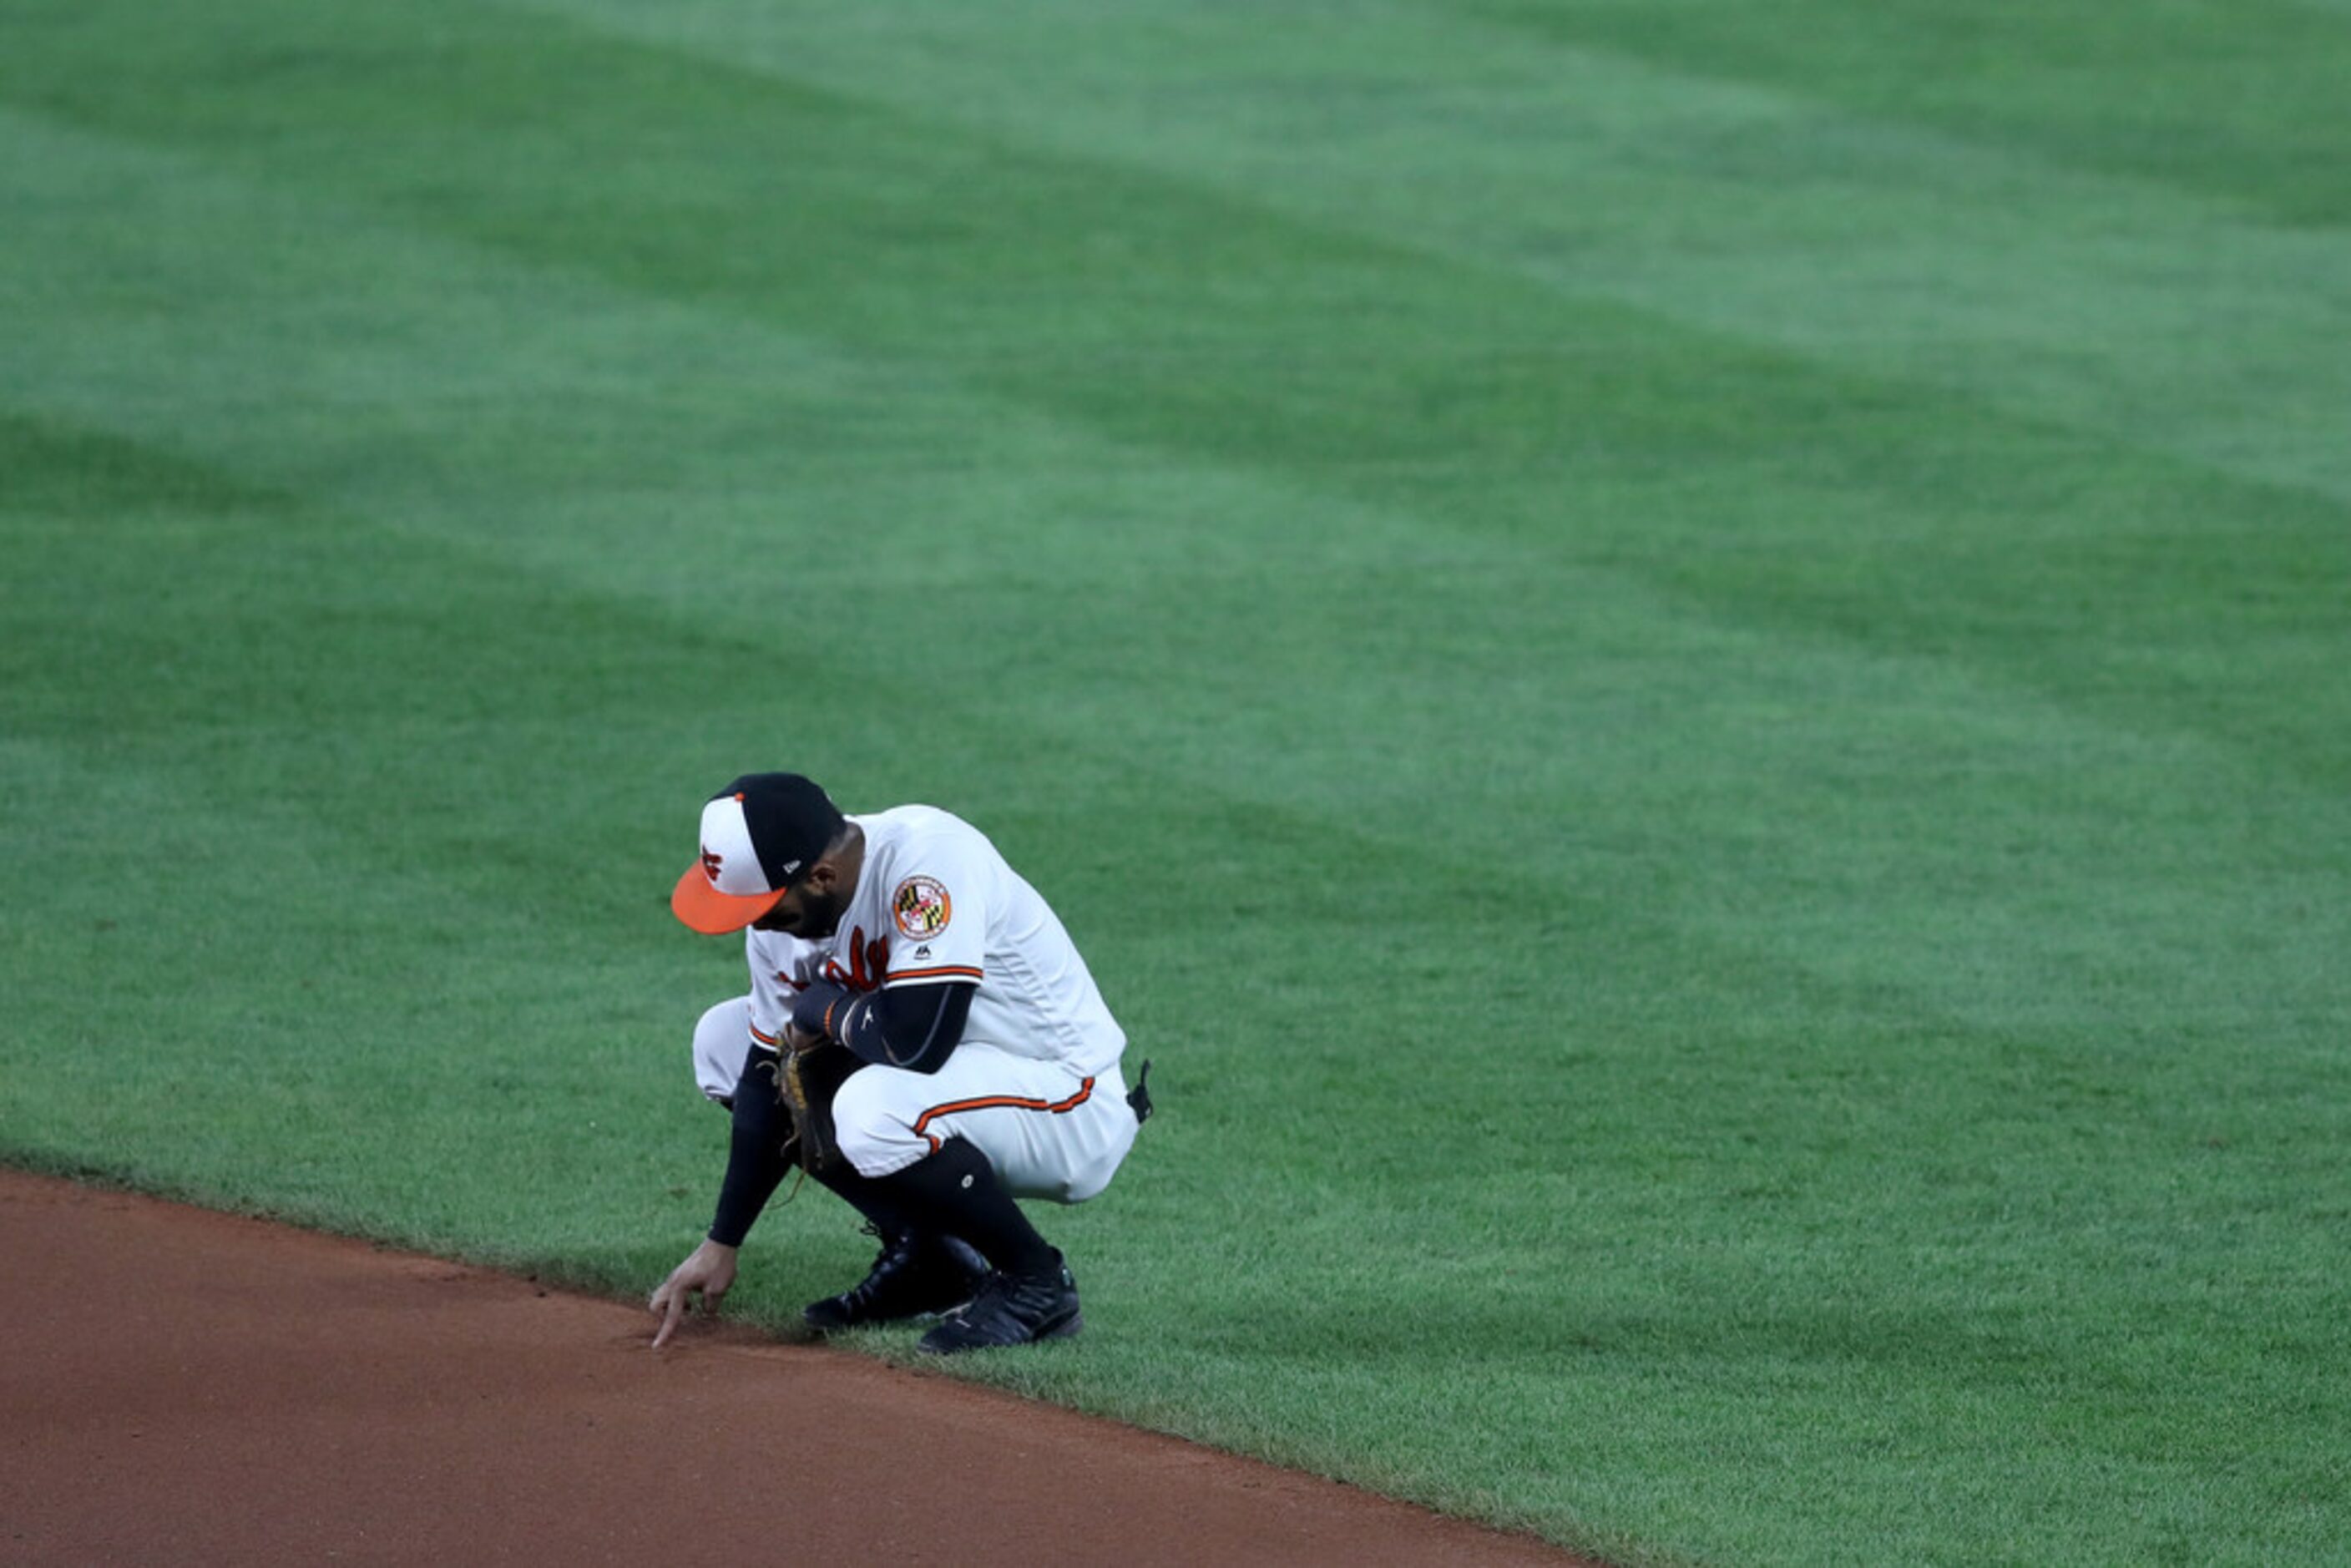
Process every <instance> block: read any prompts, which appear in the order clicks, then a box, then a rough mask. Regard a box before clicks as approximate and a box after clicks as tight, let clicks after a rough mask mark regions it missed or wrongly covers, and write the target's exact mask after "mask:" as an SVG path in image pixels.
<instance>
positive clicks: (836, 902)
mask: <svg viewBox="0 0 2351 1568" xmlns="http://www.w3.org/2000/svg"><path fill="white" fill-rule="evenodd" d="M799 904H800V917H799V919H798V920H796V921H794V922H792V935H793V936H800V937H805V938H807V939H808V940H809V941H810V942H821V941H823V940H824V939H825V938H826V937H828V936H831V935H832V934H833V933H834V932H836V931H838V930H840V929H841V916H842V915H846V914H847V913H848V912H849V895H848V894H845V893H819V892H817V891H816V890H815V889H814V888H810V889H809V890H807V891H806V892H804V893H802V894H800V898H799Z"/></svg>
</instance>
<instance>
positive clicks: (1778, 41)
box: [1468, 0, 2351, 227]
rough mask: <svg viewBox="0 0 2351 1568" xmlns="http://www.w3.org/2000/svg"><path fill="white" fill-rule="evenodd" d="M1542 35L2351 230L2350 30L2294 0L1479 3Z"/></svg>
mask: <svg viewBox="0 0 2351 1568" xmlns="http://www.w3.org/2000/svg"><path fill="white" fill-rule="evenodd" d="M1468 9H1469V10H1470V11H1471V12H1472V13H1473V14H1476V15H1482V16H1489V17H1494V18H1498V19H1501V20H1505V21H1508V22H1509V23H1510V24H1511V25H1512V26H1517V27H1520V28H1522V29H1524V30H1525V31H1526V32H1527V33H1528V34H1529V35H1530V36H1532V37H1540V38H1543V39H1547V40H1552V41H1557V42H1566V43H1571V44H1573V45H1576V46H1578V47H1602V48H1607V49H1611V50H1614V51H1618V52H1621V53H1624V54H1627V55H1631V56H1634V57H1637V58H1643V59H1648V60H1655V61H1658V62H1661V63H1664V64H1666V65H1667V66H1669V67H1671V68H1675V69H1677V70H1686V71H1692V72H1697V73H1700V74H1706V75H1713V76H1720V77H1726V78H1733V79H1737V80H1742V81H1754V82H1759V83H1762V84H1766V85H1769V86H1772V87H1775V88H1779V89H1784V90H1789V91H1794V92H1799V93H1802V94H1803V95H1804V96H1806V97H1809V98H1813V99H1820V100H1822V101H1824V102H1831V103H1837V104H1842V105H1844V106H1846V107H1848V108H1850V109H1852V110H1855V111H1856V112H1859V113H1863V114H1866V115H1869V116H1871V117H1872V118H1875V119H1878V120H1896V121H1911V122H1916V123H1920V124H1925V125H1928V126H1932V127H1934V128H1936V129H1937V130H1938V131H1945V132H1948V133H1949V134H1951V135H1955V136H1959V137H1961V138H1963V139H1967V140H1972V141H1987V142H1991V143H1993V144H1996V145H1997V144H2009V145H2015V146H2020V147H2022V148H2025V149H2027V150H2029V151H2031V152H2032V153H2034V154H2035V155H2037V156H2041V157H2045V158H2048V159H2050V160H2051V161H2053V162H2060V163H2070V164H2074V165H2077V166H2082V167H2088V168H2102V169H2108V170H2113V171H2115V172H2120V173H2125V174H2129V175H2131V176H2134V177H2137V178H2140V179H2146V180H2152V181H2158V182H2162V183H2169V184H2174V185H2178V186H2179V187H2182V188H2184V189H2188V190H2191V191H2194V192H2196V193H2199V194H2200V195H2203V196H2206V197H2208V198H2210V199H2213V200H2216V201H2220V202H2226V203H2231V204H2244V205H2248V206H2251V207H2253V208H2255V209H2256V210H2258V211H2260V212H2262V213H2263V214H2266V215H2268V216H2269V217H2271V218H2273V219H2275V220H2278V221H2282V222H2285V223H2292V224H2302V225H2311V226H2314V227H2318V226H2325V225H2338V224H2341V223H2342V222H2344V221H2345V220H2346V219H2351V187H2346V184H2345V183H2344V180H2343V178H2342V171H2343V156H2344V152H2345V150H2346V148H2351V100H2346V95H2345V94H2344V92H2343V90H2342V84H2343V82H2344V81H2345V80H2346V78H2351V19H2346V18H2345V17H2344V16H2339V15H2330V14H2328V13H2327V12H2325V11H2323V10H2320V9H2316V8H2314V7H2312V6H2310V5H2298V4H2294V3H2291V0H2254V3H2252V4H2239V3H2237V0H2229V3H2227V4H2222V3H2221V0H2182V3H2180V4H2175V5H2164V6H2160V7H2144V6H2127V5H2102V4H2097V3H2095V0H2070V3H2064V4H2054V5H2034V6H1996V7H1995V6H1949V5H1937V4H1935V3H1934V0H1897V3H1895V4H1878V3H1875V0H1813V3H1812V4H1809V5H1806V6H1805V7H1804V8H1803V13H1802V16H1801V17H1799V16H1792V15H1789V14H1785V13H1782V14H1778V15H1773V16H1764V15H1762V14H1761V13H1757V12H1752V11H1749V10H1746V9H1744V8H1742V7H1738V6H1719V5H1671V6H1657V5H1641V4H1625V3H1621V0H1619V3H1603V4H1598V5H1584V4H1578V5H1554V4H1544V3H1542V0H1473V3H1472V4H1471V5H1469V7H1468Z"/></svg>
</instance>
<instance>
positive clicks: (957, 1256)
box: [800, 1225, 988, 1333]
mask: <svg viewBox="0 0 2351 1568" xmlns="http://www.w3.org/2000/svg"><path fill="white" fill-rule="evenodd" d="M866 1228H867V1229H868V1230H869V1231H872V1233H873V1234H874V1235H877V1236H880V1235H881V1234H882V1233H881V1232H880V1231H878V1230H874V1228H873V1227H872V1226H870V1225H869V1226H867V1227H866ZM987 1277H988V1273H987V1260H986V1259H984V1258H982V1257H981V1256H980V1255H979V1254H978V1253H977V1252H975V1251H973V1250H972V1249H971V1248H969V1247H968V1246H967V1245H966V1244H964V1243H963V1242H961V1241H958V1240H957V1239H955V1238H954V1237H952V1236H940V1235H935V1234H933V1235H925V1234H923V1233H922V1232H920V1231H908V1232H907V1233H906V1234H904V1235H903V1236H895V1237H891V1236H883V1238H882V1255H881V1256H880V1257H879V1258H876V1259H875V1260H873V1270H872V1272H871V1273H869V1274H867V1275H866V1276H865V1278H864V1279H862V1280H861V1281H858V1282H857V1283H856V1284H854V1285H852V1286H851V1287H850V1288H849V1289H848V1290H846V1291H842V1292H841V1294H840V1295H838V1296H827V1297H826V1298H825V1299H824V1300H823V1301H810V1303H809V1304H808V1305H807V1306H805V1307H802V1308H801V1309H800V1316H801V1317H802V1318H803V1319H805V1320H806V1321H807V1322H808V1325H809V1327H810V1328H812V1329H815V1330H816V1331H817V1332H818V1333H835V1332H837V1331H839V1330H841V1329H853V1328H862V1327H863V1326H864V1325H866V1324H867V1323H889V1322H898V1321H899V1320H901V1319H903V1318H919V1317H922V1316H925V1314H927V1313H932V1312H946V1311H947V1310H948V1309H950V1308H953V1307H959V1306H961V1305H963V1304H964V1303H965V1302H966V1301H970V1300H971V1299H972V1297H973V1295H974V1293H975V1292H977V1291H978V1290H979V1288H980V1286H981V1284H982V1283H983V1282H984V1281H986V1280H987Z"/></svg>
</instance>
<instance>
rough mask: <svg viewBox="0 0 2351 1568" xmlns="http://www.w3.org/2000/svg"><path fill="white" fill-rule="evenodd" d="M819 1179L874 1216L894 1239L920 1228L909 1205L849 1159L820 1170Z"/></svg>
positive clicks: (876, 1224) (876, 1225) (877, 1225)
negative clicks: (860, 1171) (908, 1212)
mask: <svg viewBox="0 0 2351 1568" xmlns="http://www.w3.org/2000/svg"><path fill="white" fill-rule="evenodd" d="M816 1179H817V1180H818V1181H820V1182H821V1183H822V1184H824V1186H825V1187H826V1188H827V1189H829V1190H830V1191H831V1192H832V1193H833V1194H835V1195H836V1196H838V1197H840V1198H841V1201H842V1202H844V1203H846V1204H848V1205H849V1207H852V1208H853V1209H855V1210H857V1212H858V1213H860V1214H862V1215H863V1216H864V1217H865V1218H868V1219H870V1220H872V1222H873V1228H874V1229H876V1230H879V1231H880V1232H881V1233H882V1234H883V1236H884V1237H887V1238H889V1239H892V1240H895V1239H898V1238H900V1237H902V1236H904V1235H905V1234H906V1233H907V1232H908V1231H910V1230H913V1229H915V1228H916V1227H915V1226H914V1224H913V1222H912V1221H910V1220H909V1219H908V1218H907V1217H906V1211H905V1208H904V1207H903V1206H902V1205H900V1204H898V1203H896V1202H894V1201H893V1200H892V1198H891V1197H890V1196H889V1195H888V1194H887V1193H885V1192H883V1190H882V1184H881V1183H880V1182H877V1181H875V1180H874V1179H873V1178H872V1176H861V1175H860V1174H858V1170H857V1167H856V1166H852V1165H851V1164H850V1163H849V1162H848V1161H847V1160H835V1161H833V1162H832V1164H831V1165H830V1166H826V1167H825V1168H824V1169H823V1170H821V1171H820V1172H818V1173H817V1177H816Z"/></svg>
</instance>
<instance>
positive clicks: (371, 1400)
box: [0, 1171, 1578, 1568]
mask: <svg viewBox="0 0 2351 1568" xmlns="http://www.w3.org/2000/svg"><path fill="white" fill-rule="evenodd" d="M0 1258H5V1260H7V1267H6V1269H5V1271H0V1312H5V1321H6V1322H8V1324H9V1325H10V1326H9V1338H10V1341H11V1343H10V1345H9V1349H8V1352H7V1354H6V1355H5V1358H0V1427H5V1433H6V1449H5V1451H6V1463H5V1467H0V1556H5V1558H6V1560H7V1561H9V1562H11V1563H163V1562H169V1563H227V1562H238V1563H250V1562H288V1561H323V1560H329V1559H331V1560H334V1561H337V1562H353V1563H414V1562H423V1561H434V1562H465V1563H496V1562H507V1561H516V1562H521V1561H530V1562H545V1561H558V1562H584V1563H599V1562H619V1561H622V1560H628V1561H632V1562H643V1561H655V1562H661V1561H670V1560H681V1559H682V1560H690V1561H700V1562H719V1563H818V1562H844V1563H866V1562H880V1561H893V1562H902V1563H1008V1562H1022V1563H1037V1562H1049V1563H1122V1564H1126V1563H1218V1564H1225V1563H1331V1562H1343V1563H1351V1564H1380V1563H1395V1564H1404V1563H1415V1564H1423V1563H1458V1564H1489V1563H1523V1564H1530V1565H1531V1564H1544V1565H1547V1568H1562V1564H1573V1563H1576V1562H1577V1561H1578V1560H1577V1559H1574V1558H1572V1557H1569V1556H1566V1555H1564V1554H1562V1553H1561V1552H1558V1551H1556V1550H1555V1549H1553V1548H1552V1547H1550V1546H1548V1545H1546V1544H1544V1543H1543V1542H1539V1541H1535V1540H1532V1539H1531V1538H1527V1537H1522V1536H1514V1535H1509V1534H1504V1533H1500V1532H1498V1531H1489V1530H1485V1529H1481V1528H1479V1527H1478V1526H1475V1525H1471V1524H1468V1523H1464V1522H1462V1521H1458V1520H1451V1519H1447V1518H1443V1517H1440V1516H1438V1515H1436V1514H1432V1513H1429V1512H1426V1511H1423V1510H1420V1509H1416V1508H1413V1507H1410V1506H1407V1505H1405V1504H1402V1503H1397V1502H1394V1501H1390V1500H1385V1499H1382V1498H1378V1497H1374V1496H1372V1495H1371V1494H1368V1493H1365V1492H1363V1491H1359V1490H1354V1489H1353V1488H1349V1487H1345V1486H1342V1485H1338V1484H1336V1483H1333V1482H1330V1481H1326V1480H1322V1479H1316V1478H1313V1477H1309V1476H1302V1475H1298V1474H1295V1473H1292V1472H1290V1471H1285V1470H1280V1469H1273V1468H1270V1467H1268V1466H1264V1465H1259V1464H1255V1463H1252V1462H1250V1461H1248V1460H1244V1459H1238V1458H1232V1457H1230V1456H1228V1455H1225V1454H1220V1453H1217V1452H1214V1451H1211V1450H1208V1449H1205V1448H1198V1447H1196V1446H1194V1445H1191V1444H1188V1443H1185V1442H1182V1441H1180V1440H1178V1439H1175V1438H1172V1437H1162V1436H1158V1435H1155V1434H1152V1433H1147V1432H1143V1431H1139V1430H1136V1429H1134V1428H1131V1427H1121V1426H1116V1425H1113V1424H1111V1423H1107V1422H1102V1421H1097V1420H1093V1419H1091V1418H1088V1417H1085V1416H1079V1415H1076V1414H1073V1413H1071V1412H1070V1411H1067V1410H1063V1409H1060V1408H1058V1407H1054V1406H1044V1405H1040V1404H1036V1403H1032V1402H1029V1401H1025V1400H1021V1399H1018V1398H1015V1397H1012V1396H1007V1395H1004V1394H1001V1393H998V1392H996V1391H994V1390H990V1389H985V1388H980V1387H976V1386H973V1385H968V1384H964V1383H960V1382H957V1381H956V1380H954V1379H951V1378H946V1377H943V1376H937V1375H925V1374H921V1373H915V1372H908V1371H904V1370H901V1369H898V1368H895V1367H892V1366H889V1365H886V1364H882V1363H880V1362H876V1361H873V1360H870V1359H867V1358H865V1357H862V1356H859V1355H855V1354H849V1353H847V1352H843V1351H837V1350H829V1349H826V1348H823V1347H821V1346H813V1345H786V1344H778V1343H773V1342H772V1341H769V1340H767V1339H764V1338H762V1337H760V1336H758V1335H757V1334H755V1333H751V1332H750V1331H748V1330H746V1329H743V1328H739V1327H733V1326H728V1325H726V1324H723V1323H717V1324H708V1323H700V1322H697V1323H696V1324H695V1333H692V1334H691V1335H690V1336H688V1337H686V1338H685V1339H684V1340H683V1341H682V1342H681V1343H677V1344H675V1345H673V1346H671V1347H669V1348H667V1349H664V1350H663V1351H661V1352H659V1353H655V1352H653V1351H652V1350H650V1349H649V1348H648V1343H649V1341H650V1338H651V1328H652V1322H653V1320H652V1319H651V1317H650V1316H649V1315H647V1314H645V1313H643V1312H639V1311H636V1310H634V1309H632V1308H631V1307H629V1306H626V1305H623V1304H620V1303H616V1302H611V1301H601V1300H595V1299H591V1298H587V1297H581V1296H576V1295H570V1294H566V1293H564V1292H560V1291H549V1290H547V1289H544V1288H542V1287H540V1286H538V1285H537V1284H534V1283H533V1282H532V1281H528V1280H524V1279H518V1278H516V1277H513V1276H510V1275H505V1274H499V1273H495V1272H491V1271H487V1270H478V1269H471V1268H465V1267H461V1266H459V1265H456V1264H453V1263H449V1262H445V1261H442V1260H435V1259H431V1258H423V1257H417V1256H414V1255H411V1254H405V1253H398V1252H392V1251H386V1250H383V1249H377V1248H374V1247H371V1246H368V1245H367V1244H365V1243H362V1242H357V1241H351V1240H347V1239H340V1238H334V1237H327V1236H320V1235H316V1234H312V1233H309V1232H305V1231H298V1230H291V1229H287V1228H282V1227H278V1226H273V1225H268V1224H266V1223H263V1222H260V1221H256V1220H252V1219H245V1218H235V1217H232V1216H226V1215H220V1214H214V1213H209V1212H206V1211H204V1210H201V1209H195V1208H189V1207H183V1206H180V1205H175V1204H168V1203H162V1202H158V1201H155V1200H153V1199H150V1198H144V1197H135V1196H131V1195H127V1194H122V1193H116V1192H107V1191H98V1190H93V1189H90V1188H86V1187H81V1186H74V1185H72V1184H69V1183H66V1182H61V1181H55V1180H50V1179H47V1178H45V1177H36V1176H26V1175H24V1174H21V1173H17V1172H12V1171H0Z"/></svg>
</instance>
